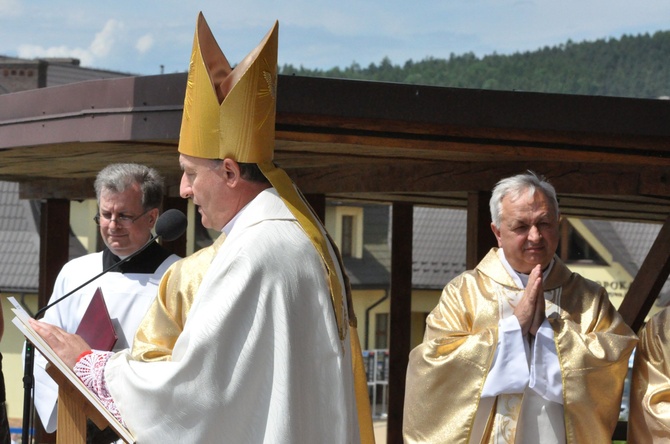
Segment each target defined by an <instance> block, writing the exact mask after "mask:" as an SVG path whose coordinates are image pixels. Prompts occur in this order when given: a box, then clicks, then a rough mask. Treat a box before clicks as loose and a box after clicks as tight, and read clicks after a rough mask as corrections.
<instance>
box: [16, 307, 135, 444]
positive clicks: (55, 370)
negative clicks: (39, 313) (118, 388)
mask: <svg viewBox="0 0 670 444" xmlns="http://www.w3.org/2000/svg"><path fill="white" fill-rule="evenodd" d="M9 301H10V303H11V304H12V305H13V306H14V308H12V311H13V312H14V314H15V315H16V317H15V318H14V319H13V320H12V322H13V323H14V325H16V327H17V328H18V329H19V330H21V333H23V335H24V336H25V337H26V340H28V341H30V342H31V343H32V344H33V345H34V346H35V348H36V349H37V350H38V351H39V352H40V353H42V355H44V357H45V358H46V359H47V361H48V362H49V364H48V366H47V373H49V375H50V376H51V377H52V378H53V379H54V381H56V383H57V384H58V434H57V438H56V442H57V443H64V444H79V443H81V444H85V443H86V420H87V419H90V420H91V421H93V422H94V423H95V425H97V426H98V427H99V428H100V429H101V430H102V429H104V428H106V427H111V428H112V430H114V432H116V434H117V435H118V436H119V438H121V439H122V440H124V441H125V442H127V443H129V444H134V443H135V438H134V437H133V435H132V434H131V433H130V431H128V429H126V428H125V427H124V426H123V425H122V424H121V423H120V422H119V421H118V420H117V419H116V418H115V417H114V415H112V414H111V413H110V412H109V410H107V409H106V408H105V406H104V405H103V404H102V403H101V402H100V400H99V399H98V397H97V396H96V395H95V394H94V393H93V392H91V391H90V390H89V389H88V387H86V386H85V385H84V383H83V382H81V380H80V379H79V378H78V377H77V375H75V374H74V372H73V371H72V369H70V368H69V367H68V366H66V365H65V363H64V362H63V361H62V360H61V359H60V358H59V357H58V355H56V353H54V351H53V349H52V348H51V347H49V345H48V344H47V343H46V342H45V341H44V340H43V339H42V338H41V337H40V335H38V334H37V332H36V331H35V330H34V329H33V328H32V327H31V326H30V323H29V321H28V320H29V319H30V316H29V315H28V313H27V312H26V311H25V310H24V309H23V307H21V305H20V304H19V303H18V302H17V301H16V299H14V298H9Z"/></svg>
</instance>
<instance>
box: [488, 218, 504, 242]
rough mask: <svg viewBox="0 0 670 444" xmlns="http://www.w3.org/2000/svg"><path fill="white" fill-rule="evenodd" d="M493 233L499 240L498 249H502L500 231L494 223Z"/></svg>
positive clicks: (492, 224)
mask: <svg viewBox="0 0 670 444" xmlns="http://www.w3.org/2000/svg"><path fill="white" fill-rule="evenodd" d="M491 231H493V235H494V236H495V237H496V239H497V240H498V247H502V245H501V244H500V230H499V229H498V227H496V226H495V224H494V223H493V222H491Z"/></svg>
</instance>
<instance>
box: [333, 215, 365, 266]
mask: <svg viewBox="0 0 670 444" xmlns="http://www.w3.org/2000/svg"><path fill="white" fill-rule="evenodd" d="M326 230H327V231H328V232H329V233H330V235H331V236H332V237H333V240H334V241H335V243H336V244H337V248H338V249H339V250H340V254H341V255H342V257H351V258H356V259H360V258H362V257H363V208H362V207H353V206H345V205H328V206H326Z"/></svg>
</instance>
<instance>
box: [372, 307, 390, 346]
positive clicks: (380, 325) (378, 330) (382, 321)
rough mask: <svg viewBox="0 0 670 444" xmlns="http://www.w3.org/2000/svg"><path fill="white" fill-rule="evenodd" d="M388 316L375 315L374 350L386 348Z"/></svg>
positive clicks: (382, 314) (385, 314)
mask: <svg viewBox="0 0 670 444" xmlns="http://www.w3.org/2000/svg"><path fill="white" fill-rule="evenodd" d="M388 325H389V314H388V313H377V314H376V315H375V348H376V349H385V348H388V334H389V327H388Z"/></svg>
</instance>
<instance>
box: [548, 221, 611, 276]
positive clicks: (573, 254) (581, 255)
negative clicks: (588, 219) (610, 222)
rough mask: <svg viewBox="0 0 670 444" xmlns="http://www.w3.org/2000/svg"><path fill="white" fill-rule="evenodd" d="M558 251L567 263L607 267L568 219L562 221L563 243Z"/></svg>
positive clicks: (561, 242)
mask: <svg viewBox="0 0 670 444" xmlns="http://www.w3.org/2000/svg"><path fill="white" fill-rule="evenodd" d="M558 250H559V251H560V257H561V259H562V260H563V262H565V263H576V262H580V263H589V264H594V265H607V263H606V262H605V261H604V260H603V258H602V257H600V255H599V254H598V253H597V252H596V250H595V249H594V248H593V247H591V245H590V244H589V243H588V242H587V241H586V239H584V238H583V237H582V235H581V234H579V232H578V231H577V230H575V229H574V227H573V226H572V225H570V222H568V220H567V219H564V220H562V221H561V241H560V245H559V248H558Z"/></svg>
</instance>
